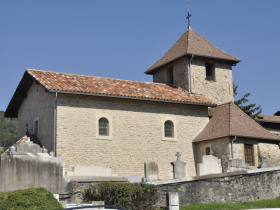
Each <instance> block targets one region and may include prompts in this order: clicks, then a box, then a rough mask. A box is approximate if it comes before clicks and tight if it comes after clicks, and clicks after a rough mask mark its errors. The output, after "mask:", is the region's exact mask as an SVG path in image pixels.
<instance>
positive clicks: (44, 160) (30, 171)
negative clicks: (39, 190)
mask: <svg viewBox="0 0 280 210" xmlns="http://www.w3.org/2000/svg"><path fill="white" fill-rule="evenodd" d="M48 156H49V155H48V154H36V153H33V154H32V153H23V152H18V153H17V155H6V156H2V157H0V183H1V184H0V192H7V191H13V190H19V189H28V188H36V187H44V188H46V189H47V190H49V191H50V192H52V193H61V192H63V183H62V177H63V174H62V173H63V160H62V159H61V158H54V157H50V156H49V157H48Z"/></svg>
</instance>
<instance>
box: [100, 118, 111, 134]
mask: <svg viewBox="0 0 280 210" xmlns="http://www.w3.org/2000/svg"><path fill="white" fill-rule="evenodd" d="M109 126H110V125H109V121H108V120H107V119H106V118H105V117H102V118H100V119H99V120H98V132H99V135H100V136H109V133H110V132H109Z"/></svg>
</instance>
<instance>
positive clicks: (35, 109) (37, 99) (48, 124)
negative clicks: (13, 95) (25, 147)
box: [17, 82, 55, 151]
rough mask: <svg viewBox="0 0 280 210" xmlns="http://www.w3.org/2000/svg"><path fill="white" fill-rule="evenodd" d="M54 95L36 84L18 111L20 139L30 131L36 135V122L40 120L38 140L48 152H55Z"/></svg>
mask: <svg viewBox="0 0 280 210" xmlns="http://www.w3.org/2000/svg"><path fill="white" fill-rule="evenodd" d="M54 101H55V95H54V93H47V92H46V91H45V89H44V88H43V87H42V86H41V85H37V84H36V83H35V82H34V83H33V85H32V86H31V88H30V89H29V91H28V96H27V98H25V99H24V101H23V103H22V105H21V107H20V109H19V111H18V118H17V121H18V139H20V138H21V137H22V136H24V135H25V134H26V130H27V129H26V123H28V131H29V133H30V134H34V120H35V119H38V120H39V133H38V135H37V136H38V138H39V139H40V141H41V142H42V144H43V145H44V147H45V148H46V149H48V151H53V128H54Z"/></svg>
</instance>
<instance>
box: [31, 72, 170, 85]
mask: <svg viewBox="0 0 280 210" xmlns="http://www.w3.org/2000/svg"><path fill="white" fill-rule="evenodd" d="M26 71H41V72H50V73H56V74H67V75H74V76H81V77H83V76H84V77H95V78H104V79H113V80H121V81H131V82H142V83H151V84H159V85H166V84H163V83H158V82H146V81H136V80H128V79H117V78H111V77H100V76H94V75H86V74H73V73H65V72H56V71H49V70H39V69H26ZM31 76H32V75H31Z"/></svg>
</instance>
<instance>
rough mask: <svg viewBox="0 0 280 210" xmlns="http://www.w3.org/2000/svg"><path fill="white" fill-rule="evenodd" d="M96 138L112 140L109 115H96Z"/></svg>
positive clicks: (111, 126)
mask: <svg viewBox="0 0 280 210" xmlns="http://www.w3.org/2000/svg"><path fill="white" fill-rule="evenodd" d="M95 127H96V129H95V131H96V139H98V140H113V133H112V132H113V122H112V118H111V116H109V115H106V114H103V115H97V116H96V123H95Z"/></svg>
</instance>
